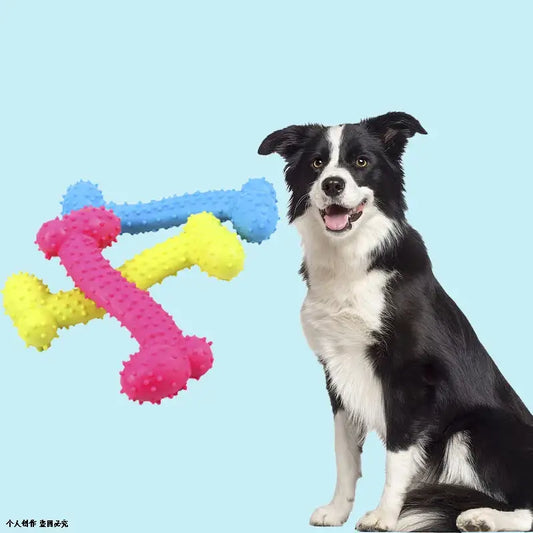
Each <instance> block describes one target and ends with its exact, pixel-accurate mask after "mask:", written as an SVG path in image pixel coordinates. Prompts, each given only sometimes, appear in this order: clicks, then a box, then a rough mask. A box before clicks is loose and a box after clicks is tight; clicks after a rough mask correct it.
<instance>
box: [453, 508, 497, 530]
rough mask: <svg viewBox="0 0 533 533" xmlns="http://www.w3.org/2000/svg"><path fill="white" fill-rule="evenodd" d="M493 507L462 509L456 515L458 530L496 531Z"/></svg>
mask: <svg viewBox="0 0 533 533" xmlns="http://www.w3.org/2000/svg"><path fill="white" fill-rule="evenodd" d="M495 513H497V511H494V509H488V508H480V509H470V510H468V511H464V512H463V513H461V514H460V515H459V516H458V517H457V522H456V524H457V529H458V530H459V531H496V521H495V520H494V516H493V515H494V514H495Z"/></svg>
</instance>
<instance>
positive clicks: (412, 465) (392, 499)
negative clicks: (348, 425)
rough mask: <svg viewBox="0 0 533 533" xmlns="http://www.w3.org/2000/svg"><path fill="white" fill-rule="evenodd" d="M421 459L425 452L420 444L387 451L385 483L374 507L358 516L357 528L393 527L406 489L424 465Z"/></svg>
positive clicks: (372, 529)
mask: <svg viewBox="0 0 533 533" xmlns="http://www.w3.org/2000/svg"><path fill="white" fill-rule="evenodd" d="M424 461H425V456H424V452H423V449H422V448H421V447H420V446H419V445H413V446H410V447H409V448H407V449H406V450H401V451H398V452H390V451H388V452H387V462H386V475H385V487H384V488H383V494H382V495H381V500H380V502H379V505H378V507H377V508H376V509H374V510H373V511H370V512H368V513H366V514H365V515H364V516H363V517H362V518H361V520H359V522H358V524H357V528H358V529H359V530H361V531H375V530H376V529H378V530H382V531H391V530H393V529H395V528H396V523H397V522H398V517H399V516H400V511H401V510H402V507H403V504H404V501H405V494H406V492H407V489H408V488H409V486H410V485H411V482H412V481H413V479H414V478H415V476H416V474H417V473H418V472H419V471H420V469H421V468H422V467H423V465H424Z"/></svg>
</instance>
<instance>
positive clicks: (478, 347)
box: [259, 112, 533, 531]
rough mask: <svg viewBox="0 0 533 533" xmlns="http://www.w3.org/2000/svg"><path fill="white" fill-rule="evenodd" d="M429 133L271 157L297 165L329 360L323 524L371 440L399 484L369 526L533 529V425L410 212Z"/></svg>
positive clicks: (340, 135) (376, 135) (314, 331)
mask: <svg viewBox="0 0 533 533" xmlns="http://www.w3.org/2000/svg"><path fill="white" fill-rule="evenodd" d="M415 133H424V134H425V133H426V131H425V130H424V128H423V127H422V126H421V125H420V123H419V122H418V120H416V119H415V118H414V117H412V116H411V115H408V114H406V113H399V112H394V113H387V114H385V115H382V116H378V117H375V118H370V119H366V120H363V121H361V122H359V123H357V124H344V125H340V126H332V127H326V126H322V125H318V124H310V125H302V126H289V127H287V128H284V129H281V130H278V131H275V132H274V133H271V134H270V135H269V136H268V137H266V138H265V140H264V141H263V142H262V144H261V146H260V147H259V154H262V155H267V154H271V153H274V152H276V153H278V154H279V155H281V156H282V157H283V158H284V159H285V160H286V163H287V164H286V167H285V177H286V181H287V185H288V188H289V190H290V193H291V199H290V206H289V213H288V215H289V220H290V222H291V223H294V225H295V226H296V228H297V229H298V231H299V233H300V234H301V237H302V243H303V249H304V259H303V264H302V269H301V273H302V275H303V277H304V279H305V281H306V283H307V287H308V292H307V296H306V298H305V301H304V303H303V306H302V310H301V318H302V324H303V329H304V333H305V336H306V338H307V341H308V343H309V345H310V347H311V349H312V350H313V351H314V352H315V353H316V355H317V357H318V359H319V360H320V362H321V363H322V365H323V367H324V371H325V375H326V385H327V389H328V393H329V396H330V399H331V404H332V408H333V414H334V428H335V455H336V465H337V483H336V487H335V492H334V495H333V499H332V500H331V503H329V504H328V505H325V506H323V507H319V508H318V509H316V511H315V512H314V513H313V514H312V515H311V519H310V523H311V524H312V525H317V526H339V525H341V524H343V523H344V522H345V521H346V520H347V519H348V516H349V515H350V512H351V510H352V506H353V502H354V497H355V485H356V482H357V479H358V478H359V477H360V476H361V466H360V455H361V451H362V447H363V443H364V440H365V436H366V434H367V433H368V432H369V431H372V430H375V431H376V432H377V433H378V435H379V436H380V438H381V439H382V440H383V441H384V443H385V445H386V481H385V487H384V489H383V494H382V496H381V500H380V502H379V504H378V506H377V508H376V509H375V510H373V511H370V512H368V513H366V514H365V515H364V516H363V517H362V518H361V519H360V520H359V522H358V524H357V528H358V529H359V530H360V531H390V530H400V531H456V530H460V531H489V530H490V531H530V530H531V528H532V527H533V526H532V521H533V416H532V415H531V413H530V412H529V411H528V409H527V408H526V406H525V405H524V403H523V402H522V401H521V400H520V398H519V397H518V395H517V394H516V393H515V392H514V390H513V389H512V388H511V386H510V385H509V383H508V382H507V381H506V380H505V378H504V377H503V376H502V374H501V373H500V371H499V370H498V368H497V367H496V365H495V363H494V362H493V360H492V359H491V358H490V356H489V355H488V353H487V352H486V350H485V348H484V347H483V346H482V344H481V342H480V341H479V339H478V338H477V336H476V334H475V333H474V331H473V329H472V327H471V325H470V323H469V322H468V320H467V319H466V317H465V316H464V315H463V313H462V312H461V311H460V310H459V308H458V307H457V305H456V304H455V302H454V301H453V300H452V299H451V298H450V297H449V296H448V295H447V294H446V292H445V291H444V289H443V288H442V287H441V285H440V284H439V282H438V281H437V280H436V279H435V277H434V275H433V272H432V268H431V262H430V260H429V257H428V254H427V251H426V248H425V246H424V242H423V241H422V238H421V237H420V235H419V234H418V233H417V232H416V231H415V230H414V229H413V228H412V227H411V226H410V225H409V224H408V222H407V221H406V217H405V211H406V204H405V199H404V178H403V170H402V163H401V158H402V154H403V151H404V148H405V145H406V143H407V140H408V139H409V138H410V137H412V136H413V135H414V134H415Z"/></svg>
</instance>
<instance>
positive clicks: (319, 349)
mask: <svg viewBox="0 0 533 533" xmlns="http://www.w3.org/2000/svg"><path fill="white" fill-rule="evenodd" d="M367 207H369V213H366V212H365V213H364V214H363V216H362V217H361V218H360V219H359V220H358V221H357V222H356V223H355V225H354V226H355V227H354V228H352V229H351V230H350V231H349V233H350V237H349V238H347V239H344V240H343V242H342V243H341V242H340V241H339V240H337V239H336V238H335V236H330V235H328V234H327V233H326V232H325V231H324V229H323V227H324V222H323V221H322V219H321V217H320V215H319V214H318V210H316V213H315V212H314V210H313V208H312V207H311V208H310V209H308V210H307V211H306V213H305V214H304V215H302V216H301V217H299V218H298V219H297V220H296V221H295V225H296V227H297V229H298V230H299V232H300V234H301V235H302V243H303V247H304V257H305V261H306V265H307V269H308V275H309V280H310V288H309V290H308V293H307V296H306V298H305V301H304V303H303V306H302V311H301V319H302V326H303V330H304V333H305V336H306V338H307V342H308V343H309V346H310V347H311V349H312V350H313V351H314V352H315V353H316V354H317V355H318V356H319V357H320V358H321V360H322V362H323V363H324V365H325V366H326V368H327V370H328V372H329V374H330V377H331V382H332V385H333V388H334V389H335V391H336V392H337V394H338V395H339V396H340V397H341V399H342V402H343V404H344V406H345V408H346V409H347V411H348V414H349V415H350V416H351V417H353V418H354V419H356V420H357V421H358V423H359V424H362V425H363V427H365V428H366V429H367V430H368V431H371V430H376V431H377V432H378V434H379V435H380V436H381V437H382V438H383V439H384V438H385V436H386V435H385V433H386V432H385V416H384V411H383V394H382V389H381V383H380V382H379V380H378V379H377V377H376V376H375V374H374V371H373V369H372V366H371V364H370V362H369V361H368V358H367V357H366V350H367V348H368V346H369V345H370V344H371V343H372V342H374V341H373V339H372V332H376V331H379V330H380V329H381V327H382V325H383V324H382V322H383V318H382V313H383V310H384V308H385V291H386V285H387V283H388V281H389V280H390V278H391V276H392V274H390V273H387V272H384V271H380V270H372V271H371V272H367V268H368V265H369V262H370V254H371V252H372V251H373V250H374V249H376V247H378V246H379V245H380V244H382V243H383V242H384V241H385V240H386V239H388V238H392V237H393V235H394V226H393V223H392V221H391V220H390V219H388V218H387V217H385V216H384V215H383V214H381V213H380V212H379V210H377V208H375V207H374V206H371V205H370V206H367ZM374 210H375V211H374ZM365 211H366V210H365Z"/></svg>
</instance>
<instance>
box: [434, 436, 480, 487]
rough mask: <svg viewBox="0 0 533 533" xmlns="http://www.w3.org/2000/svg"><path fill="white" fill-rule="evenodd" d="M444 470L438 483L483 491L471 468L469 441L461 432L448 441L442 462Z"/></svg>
mask: <svg viewBox="0 0 533 533" xmlns="http://www.w3.org/2000/svg"><path fill="white" fill-rule="evenodd" d="M443 464H444V468H443V471H442V474H441V475H440V477H439V483H449V484H452V485H464V486H466V487H471V488H473V489H476V490H480V491H483V485H482V483H481V481H480V480H479V477H478V475H477V474H476V472H475V470H474V467H473V466H472V458H471V455H470V441H469V438H468V435H467V434H466V433H465V432H464V431H463V432H460V433H455V435H452V437H451V438H450V439H449V440H448V443H447V444H446V450H445V452H444V460H443Z"/></svg>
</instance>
